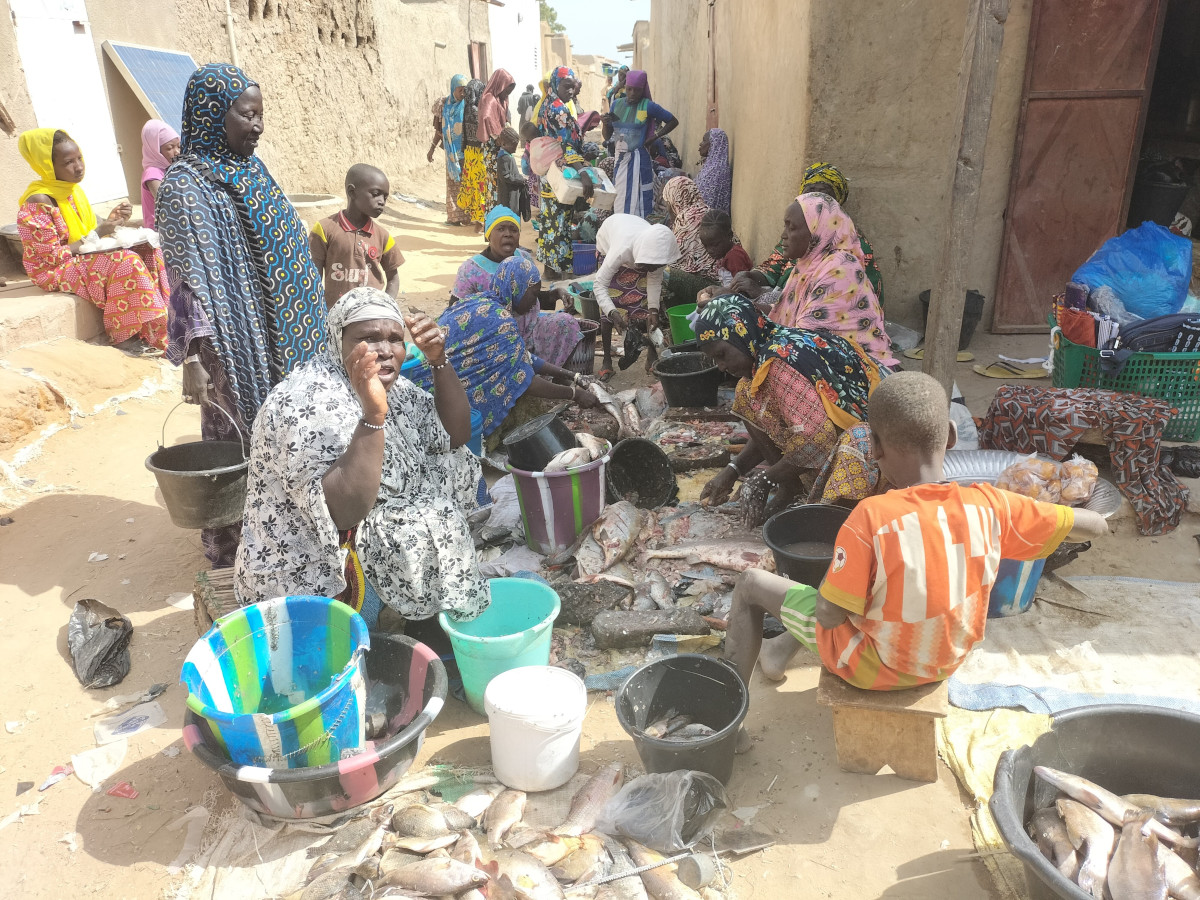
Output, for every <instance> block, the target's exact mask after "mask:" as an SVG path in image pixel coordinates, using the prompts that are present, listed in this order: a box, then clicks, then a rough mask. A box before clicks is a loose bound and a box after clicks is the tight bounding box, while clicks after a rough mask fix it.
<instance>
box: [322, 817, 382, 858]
mask: <svg viewBox="0 0 1200 900" xmlns="http://www.w3.org/2000/svg"><path fill="white" fill-rule="evenodd" d="M382 821H385V820H381V821H380V822H376V821H374V820H373V819H372V817H370V816H362V817H360V818H357V819H354V820H352V821H350V822H347V823H346V824H345V825H343V826H342V827H341V828H339V829H338V830H337V831H335V832H334V833H333V837H331V838H330V839H329V840H327V841H326V842H325V843H323V844H319V845H318V846H316V847H309V848H308V856H309V857H315V856H323V855H324V854H326V853H337V854H342V853H346V852H348V851H350V850H356V849H357V848H358V845H359V844H361V843H362V842H363V841H364V840H365V839H366V838H367V836H368V835H370V834H371V832H373V831H374V830H375V829H376V828H378V827H379V826H380V824H382Z"/></svg>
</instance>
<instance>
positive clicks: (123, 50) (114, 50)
mask: <svg viewBox="0 0 1200 900" xmlns="http://www.w3.org/2000/svg"><path fill="white" fill-rule="evenodd" d="M103 46H104V53H105V54H106V55H107V56H108V58H109V59H110V60H112V62H113V65H115V66H116V67H117V69H118V70H119V71H120V73H121V75H122V76H124V78H125V81H126V82H128V84H129V87H130V88H131V89H132V90H133V92H134V94H136V95H137V98H138V99H139V100H140V101H141V102H142V105H143V106H145V107H146V111H147V112H148V113H149V114H150V115H151V116H153V117H154V118H156V119H162V121H164V122H166V123H167V124H168V125H170V126H171V127H172V128H174V129H175V130H176V131H178V132H180V133H181V134H182V133H183V93H184V90H185V89H186V88H187V83H188V79H189V78H191V77H192V73H193V72H195V71H196V69H197V68H199V66H197V65H196V62H195V60H193V59H192V57H191V56H190V55H189V54H187V53H178V52H176V51H174V50H160V49H159V48H157V47H142V46H139V45H138V44H123V43H118V42H117V41H105V42H104V44H103Z"/></svg>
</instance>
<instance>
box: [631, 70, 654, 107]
mask: <svg viewBox="0 0 1200 900" xmlns="http://www.w3.org/2000/svg"><path fill="white" fill-rule="evenodd" d="M625 87H627V88H641V89H642V99H643V100H653V99H654V97H653V95H651V93H650V78H649V76H648V75H646V73H645V72H643V71H642V70H641V69H631V70H630V71H629V73H628V74H627V75H626V76H625Z"/></svg>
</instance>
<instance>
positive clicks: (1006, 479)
mask: <svg viewBox="0 0 1200 900" xmlns="http://www.w3.org/2000/svg"><path fill="white" fill-rule="evenodd" d="M996 487H998V488H1001V489H1002V490H1006V491H1012V492H1013V493H1014V494H1021V495H1022V496H1025V497H1031V498H1033V499H1034V500H1041V501H1042V502H1044V503H1058V502H1060V501H1061V500H1062V481H1061V476H1060V472H1059V465H1058V463H1056V462H1049V461H1047V460H1042V459H1038V458H1037V456H1036V455H1030V456H1027V457H1026V458H1025V459H1022V460H1021V461H1019V462H1015V463H1013V464H1012V465H1011V466H1009V467H1008V468H1007V469H1005V470H1004V471H1003V472H1001V473H1000V477H999V478H997V479H996Z"/></svg>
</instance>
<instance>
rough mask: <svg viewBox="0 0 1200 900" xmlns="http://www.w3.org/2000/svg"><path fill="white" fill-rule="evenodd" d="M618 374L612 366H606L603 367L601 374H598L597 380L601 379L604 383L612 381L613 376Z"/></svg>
mask: <svg viewBox="0 0 1200 900" xmlns="http://www.w3.org/2000/svg"><path fill="white" fill-rule="evenodd" d="M616 374H617V373H616V372H614V371H613V367H612V366H605V367H604V368H603V369H601V370H600V372H599V374H597V375H596V380H597V381H600V382H602V383H604V382H608V381H611V380H612V377H613V376H614V375H616Z"/></svg>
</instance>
